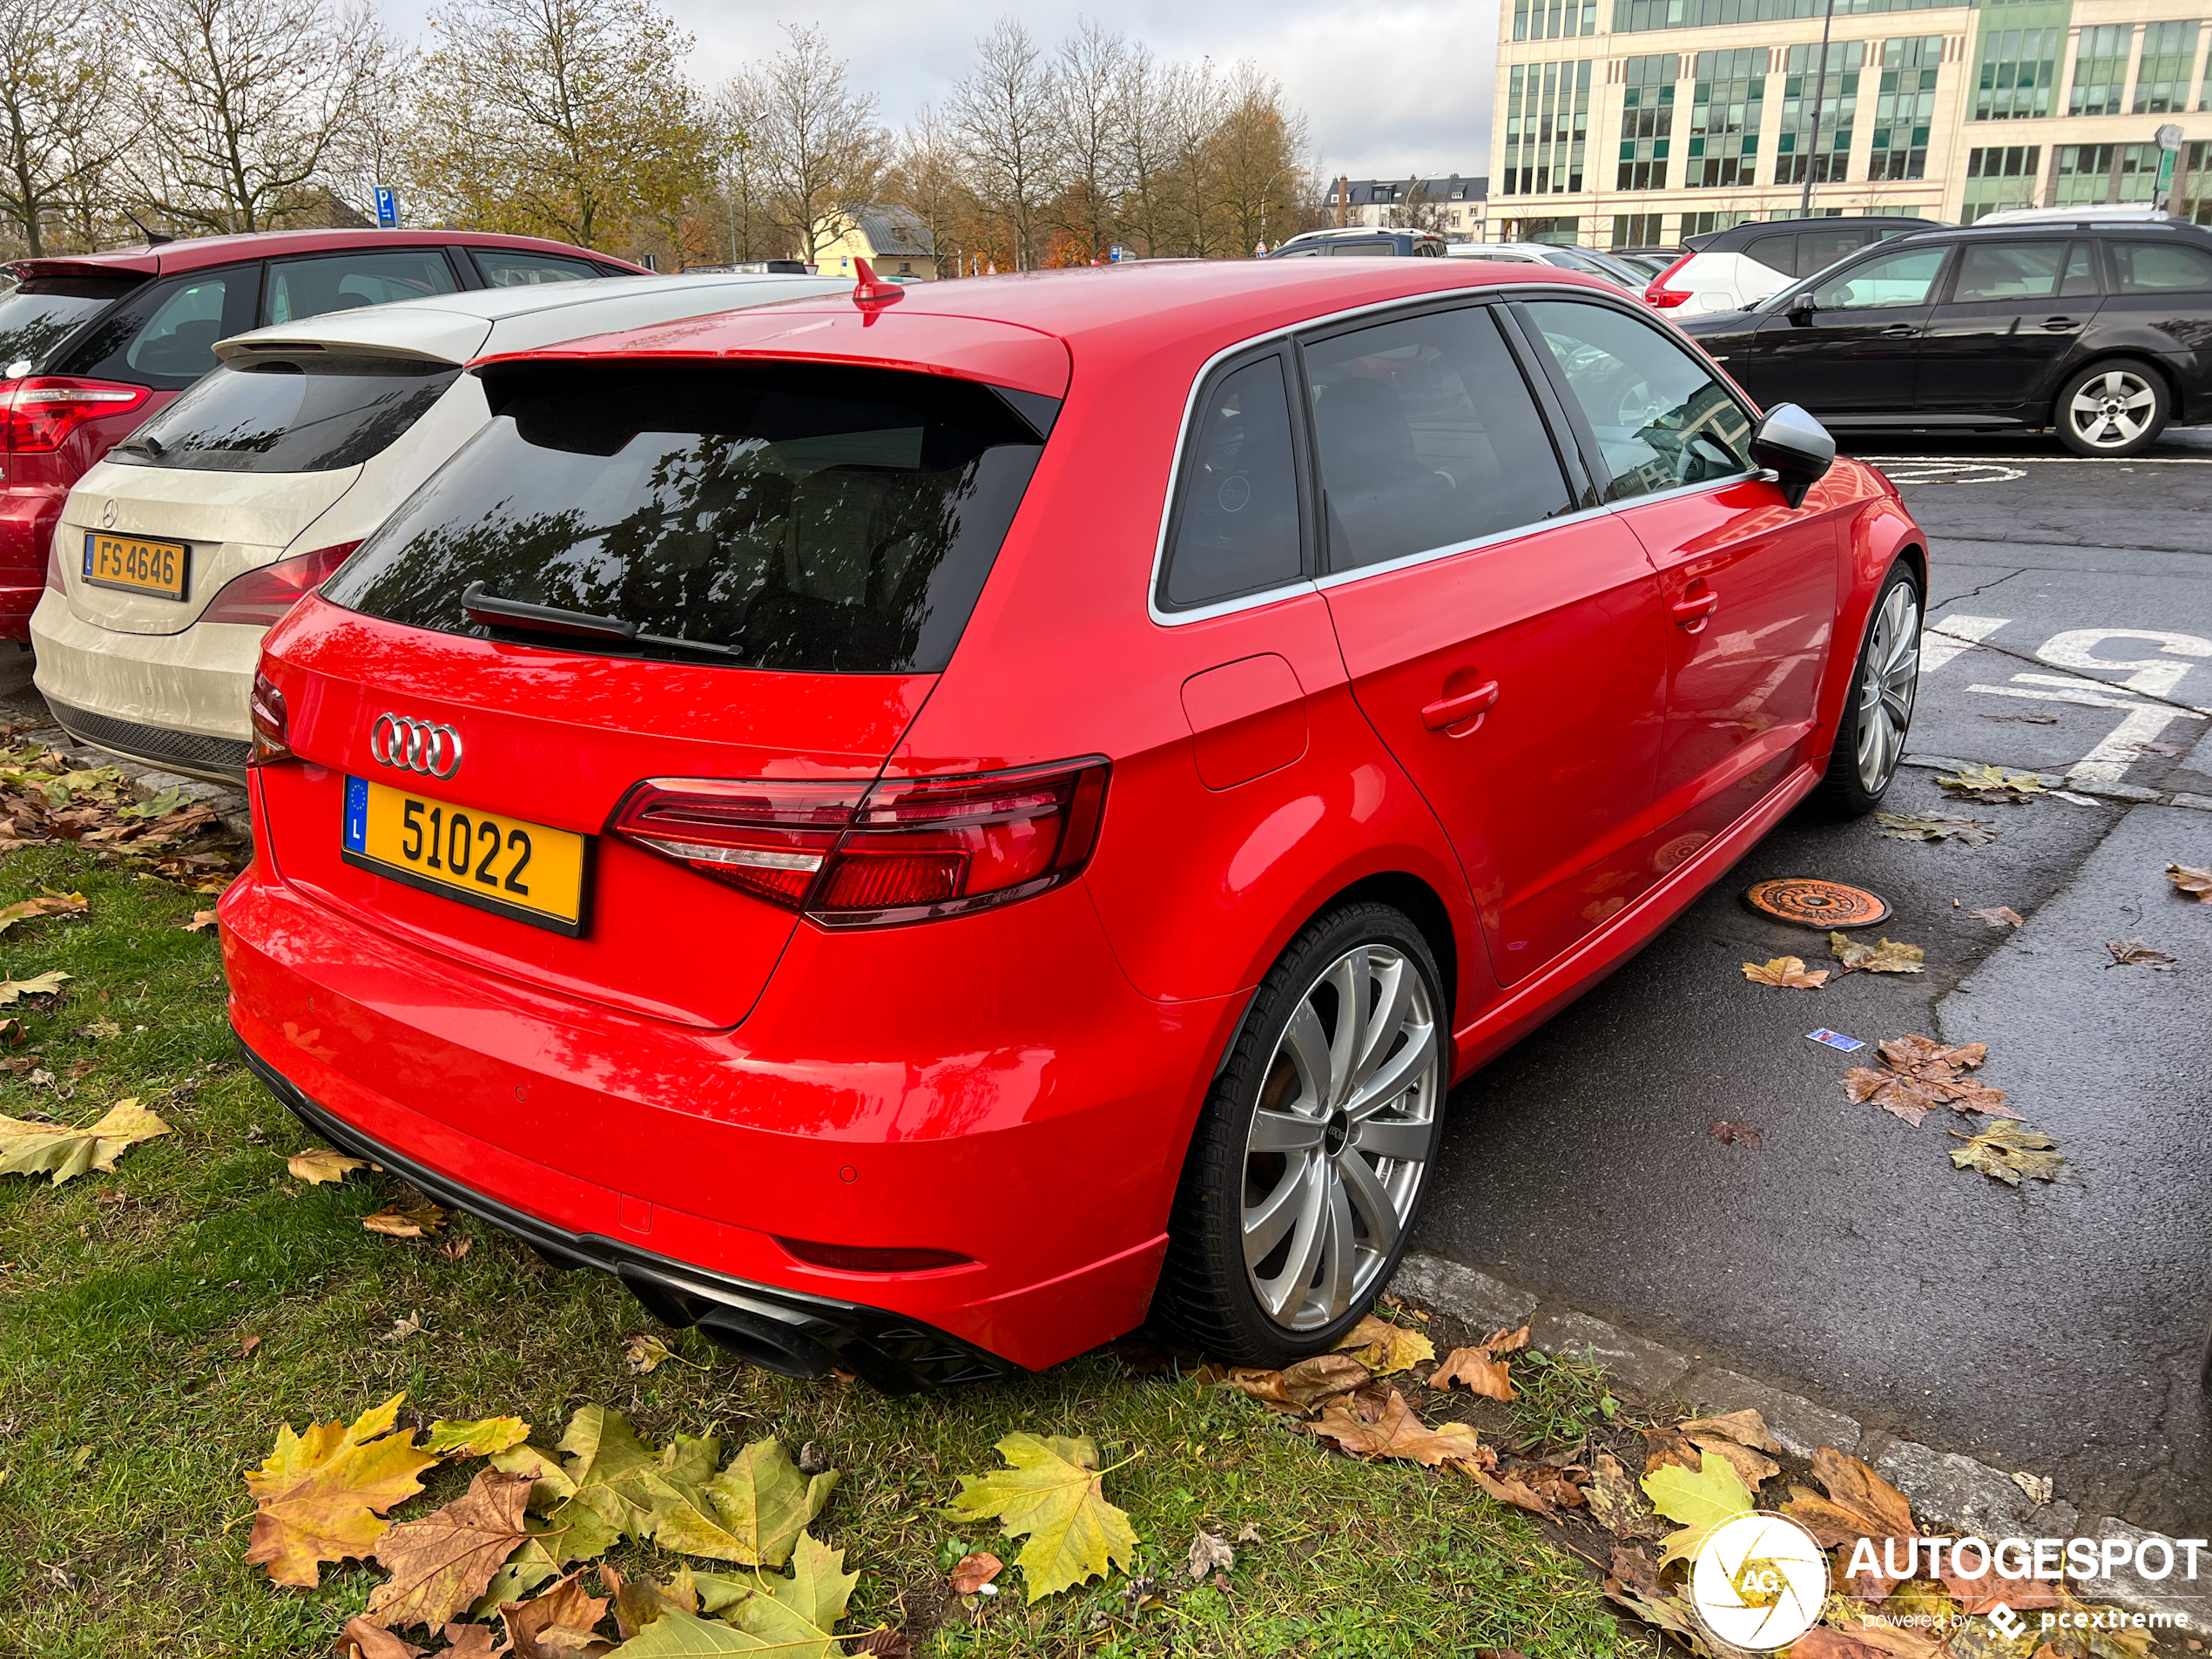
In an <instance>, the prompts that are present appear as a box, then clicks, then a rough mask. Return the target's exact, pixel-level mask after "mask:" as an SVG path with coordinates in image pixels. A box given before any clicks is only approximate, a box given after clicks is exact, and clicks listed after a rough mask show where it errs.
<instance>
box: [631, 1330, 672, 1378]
mask: <svg viewBox="0 0 2212 1659" xmlns="http://www.w3.org/2000/svg"><path fill="white" fill-rule="evenodd" d="M622 1353H623V1359H624V1363H625V1364H627V1365H628V1366H629V1367H630V1374H631V1376H633V1377H642V1376H644V1374H645V1373H646V1372H649V1371H651V1370H652V1368H653V1367H654V1366H658V1365H659V1364H660V1362H661V1361H662V1360H664V1359H673V1358H674V1357H675V1353H676V1351H675V1350H674V1349H673V1348H671V1347H670V1346H669V1345H668V1344H666V1343H665V1342H663V1341H662V1340H661V1339H659V1338H658V1337H656V1336H651V1335H646V1336H636V1337H625V1338H624V1339H623V1344H622Z"/></svg>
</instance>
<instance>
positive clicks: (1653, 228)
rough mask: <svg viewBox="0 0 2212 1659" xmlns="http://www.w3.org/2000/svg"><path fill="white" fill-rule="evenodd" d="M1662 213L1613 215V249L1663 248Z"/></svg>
mask: <svg viewBox="0 0 2212 1659" xmlns="http://www.w3.org/2000/svg"><path fill="white" fill-rule="evenodd" d="M1666 218H1667V216H1666V215H1665V214H1664V213H1615V214H1614V215H1613V246H1615V247H1665V246H1667V245H1668V244H1667V236H1666V229H1665V226H1666Z"/></svg>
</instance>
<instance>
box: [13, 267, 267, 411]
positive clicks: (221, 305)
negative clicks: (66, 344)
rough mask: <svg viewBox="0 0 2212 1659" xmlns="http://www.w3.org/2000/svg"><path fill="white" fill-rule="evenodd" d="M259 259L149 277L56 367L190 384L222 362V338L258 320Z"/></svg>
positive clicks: (148, 382) (107, 377) (143, 382)
mask: <svg viewBox="0 0 2212 1659" xmlns="http://www.w3.org/2000/svg"><path fill="white" fill-rule="evenodd" d="M260 280H261V267H260V266H259V265H245V266H238V265H231V266H222V267H221V268H219V269H218V270H214V271H208V272H194V273H191V274H189V275H184V276H177V277H172V278H171V279H169V280H167V281H165V282H152V283H148V284H147V285H146V286H145V287H143V288H141V289H140V290H139V291H138V293H135V294H133V295H132V297H131V298H130V299H129V300H125V302H124V303H123V304H121V305H119V306H117V307H114V308H112V309H111V310H110V311H109V312H108V313H107V314H105V315H104V316H102V317H101V318H99V320H98V321H96V322H94V323H93V324H92V326H91V327H90V328H89V329H88V330H86V332H85V334H84V337H83V338H82V339H80V340H78V341H77V342H76V343H75V344H74V345H72V346H71V347H70V348H69V349H68V350H67V351H66V352H65V353H64V354H62V356H61V358H60V359H59V360H58V361H56V362H55V363H54V364H53V366H52V368H51V373H54V374H83V375H87V376H89V377H90V378H91V379H93V380H101V381H132V382H134V383H136V384H138V385H140V386H158V387H162V388H182V387H186V386H190V385H191V384H192V382H193V381H196V380H198V379H199V377H200V376H201V375H202V374H206V373H207V371H208V370H210V369H211V368H214V367H215V342H216V341H219V340H222V339H225V338H226V337H228V336H229V335H232V334H244V333H245V332H246V330H247V329H249V328H251V327H253V302H254V298H255V295H256V293H257V292H258V291H259V289H260Z"/></svg>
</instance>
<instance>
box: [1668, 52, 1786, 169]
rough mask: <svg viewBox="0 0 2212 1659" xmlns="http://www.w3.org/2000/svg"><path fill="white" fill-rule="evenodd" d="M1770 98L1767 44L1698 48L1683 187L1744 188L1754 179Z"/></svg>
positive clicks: (1690, 106) (1691, 92) (1691, 97)
mask: <svg viewBox="0 0 2212 1659" xmlns="http://www.w3.org/2000/svg"><path fill="white" fill-rule="evenodd" d="M1765 98H1766V48H1765V47H1764V46H1750V47H1745V48H1743V49H1741V50H1739V51H1722V52H1700V53H1698V54H1697V68H1696V81H1695V82H1694V83H1693V84H1692V87H1691V91H1690V101H1689V161H1688V165H1686V166H1685V168H1684V169H1683V181H1682V182H1683V188H1684V189H1686V190H1728V189H1744V188H1748V187H1749V186H1750V185H1751V183H1752V175H1753V173H1754V172H1756V171H1757V163H1758V156H1759V117H1760V115H1761V113H1762V112H1763V111H1764V108H1765V103H1764V100H1765Z"/></svg>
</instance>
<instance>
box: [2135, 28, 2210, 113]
mask: <svg viewBox="0 0 2212 1659" xmlns="http://www.w3.org/2000/svg"><path fill="white" fill-rule="evenodd" d="M2198 33H2199V30H2198V26H2197V25H2196V24H2194V23H2148V24H2144V25H2143V60H2142V62H2141V64H2137V65H2136V68H2135V99H2134V105H2133V106H2132V107H2133V109H2134V113H2135V114H2137V115H2172V114H2175V113H2177V112H2179V111H2182V110H2186V109H2187V108H2188V106H2189V89H2190V83H2191V81H2192V80H2193V79H2194V78H2195V75H2196V43H2197V36H2198Z"/></svg>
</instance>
